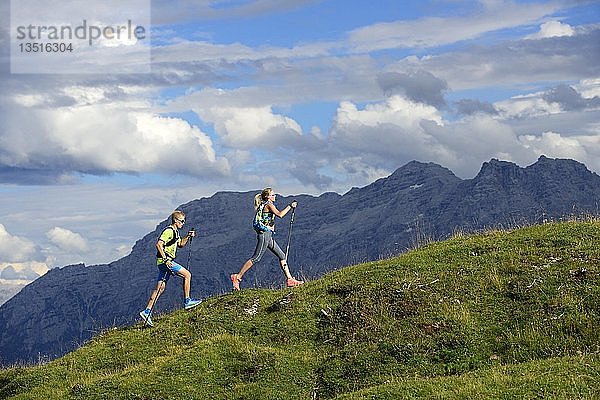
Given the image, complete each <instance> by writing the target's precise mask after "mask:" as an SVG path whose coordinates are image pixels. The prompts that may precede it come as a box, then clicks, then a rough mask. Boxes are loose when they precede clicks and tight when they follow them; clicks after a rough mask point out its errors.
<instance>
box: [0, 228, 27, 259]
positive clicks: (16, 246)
mask: <svg viewBox="0 0 600 400" xmlns="http://www.w3.org/2000/svg"><path fill="white" fill-rule="evenodd" d="M35 252H36V248H35V245H34V244H33V243H32V242H31V241H29V240H28V239H26V238H23V237H20V236H13V235H11V234H10V233H9V232H8V231H7V230H6V228H5V227H4V225H3V224H0V262H2V261H4V262H21V261H27V260H29V259H30V257H33V256H34V254H35Z"/></svg>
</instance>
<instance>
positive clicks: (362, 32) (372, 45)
mask: <svg viewBox="0 0 600 400" xmlns="http://www.w3.org/2000/svg"><path fill="white" fill-rule="evenodd" d="M486 6H487V7H485V8H484V9H483V10H481V12H479V13H474V14H473V15H469V16H466V17H449V18H442V17H427V18H422V19H419V20H414V21H404V20H400V21H394V22H384V23H377V24H373V25H370V26H366V27H362V28H359V29H356V30H354V31H352V32H350V34H349V40H348V41H349V44H350V46H351V47H352V48H354V50H355V51H365V52H366V51H374V50H384V49H394V48H414V47H417V48H427V47H433V46H440V45H444V44H450V43H455V42H458V41H461V40H468V39H474V38H477V37H479V36H481V35H483V34H485V33H488V32H492V31H496V30H500V29H506V28H513V27H516V26H522V25H526V24H530V23H533V22H536V21H538V20H539V19H541V18H542V17H544V16H546V15H549V14H550V13H552V12H554V11H556V10H557V9H558V7H557V6H556V5H555V4H552V3H550V4H539V3H534V4H515V3H513V2H498V3H496V2H494V3H488V4H486Z"/></svg>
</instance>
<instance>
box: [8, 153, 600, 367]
mask: <svg viewBox="0 0 600 400" xmlns="http://www.w3.org/2000/svg"><path fill="white" fill-rule="evenodd" d="M254 194H255V193H254V192H246V193H235V192H220V193H216V194H215V195H214V196H212V197H210V198H202V199H199V200H194V201H192V202H190V203H187V204H185V205H182V206H181V209H182V210H184V211H185V212H186V214H187V223H186V226H185V228H184V230H183V231H184V232H186V231H187V229H189V228H191V227H195V228H196V231H197V236H196V238H195V239H194V241H193V243H192V245H191V250H192V254H191V262H190V266H189V268H190V270H191V271H192V275H193V282H192V294H193V295H194V296H197V297H206V296H210V295H213V294H219V293H223V292H227V291H229V290H230V287H231V286H230V285H231V284H230V281H229V274H230V273H232V272H237V271H238V270H239V268H240V266H241V264H242V263H243V262H244V261H245V260H246V259H247V258H248V257H249V256H250V255H251V254H252V251H253V250H254V246H255V236H254V233H253V231H252V227H251V220H252V217H253V209H252V200H253V196H254ZM295 198H296V199H297V200H298V201H299V207H298V209H297V212H296V216H295V223H294V227H293V234H292V245H291V249H290V257H289V263H290V266H291V270H292V273H294V274H296V275H300V276H307V277H309V278H312V277H318V276H320V275H322V274H323V273H325V272H327V271H329V270H331V269H335V268H339V267H342V266H344V265H348V264H353V263H357V262H361V261H367V260H374V259H377V258H380V257H387V256H390V255H394V254H398V253H400V252H403V251H405V250H406V249H408V248H411V247H415V246H417V245H419V244H420V243H423V242H424V241H427V240H429V239H439V238H445V237H447V236H448V235H450V234H452V232H454V231H456V230H461V231H471V230H475V229H481V228H487V227H494V226H504V227H510V226H515V225H522V224H525V223H537V222H542V221H544V220H546V219H552V218H562V217H567V216H569V215H572V214H581V213H593V214H595V215H598V213H599V203H600V177H599V176H598V175H596V174H594V173H591V172H590V171H589V170H587V168H586V167H585V166H584V165H583V164H580V163H577V162H575V161H571V160H553V159H548V158H546V157H541V158H540V159H539V160H538V162H536V163H535V164H533V165H531V166H529V167H526V168H520V167H518V166H517V165H515V164H512V163H509V162H503V161H498V160H491V161H490V162H487V163H484V165H483V166H482V168H481V171H480V172H479V174H478V175H477V176H476V177H475V178H473V179H469V180H461V179H459V178H457V177H456V176H455V175H454V174H453V173H452V172H451V171H449V170H448V169H446V168H443V167H441V166H439V165H436V164H431V163H429V164H424V163H419V162H411V163H408V164H406V165H404V166H403V167H401V168H399V169H398V170H397V171H395V172H394V173H393V174H392V175H390V176H389V177H387V178H383V179H379V180H378V181H376V182H374V183H372V184H371V185H369V186H366V187H363V188H354V189H352V190H350V191H349V192H348V193H346V194H344V195H343V196H341V195H339V194H335V193H325V194H323V195H321V196H319V197H312V196H306V195H301V196H297V197H295ZM290 200H291V198H278V201H277V203H278V205H280V206H283V205H285V204H287V203H288V202H289V201H290ZM166 225H167V221H164V222H162V223H161V224H160V225H158V226H157V228H156V230H155V231H154V232H151V233H149V234H148V235H146V236H145V237H144V238H142V239H140V240H138V241H137V242H136V244H135V245H134V247H133V249H132V252H131V254H130V255H128V256H126V257H124V258H122V259H120V260H118V261H115V262H113V263H110V264H106V265H94V266H87V267H86V266H82V265H75V266H67V267H64V268H60V269H54V270H51V271H50V272H48V273H47V274H46V275H44V276H43V277H41V278H39V279H38V280H36V281H34V282H33V283H31V284H30V285H28V286H27V287H25V288H24V289H23V290H22V291H21V292H20V293H19V294H17V295H16V296H15V297H14V298H12V299H11V300H9V301H8V302H7V303H5V304H3V305H2V306H1V307H0V357H1V359H0V362H1V363H3V364H10V363H14V362H19V361H23V362H35V361H37V360H38V359H39V358H40V357H43V358H55V357H57V356H60V355H62V354H64V353H66V352H68V351H70V350H72V349H73V348H75V347H77V346H79V345H80V344H81V343H83V342H84V341H86V340H87V339H89V338H90V337H91V336H93V335H94V334H96V333H97V332H99V331H100V330H101V329H104V328H106V327H108V326H113V325H124V324H129V323H132V322H133V321H135V320H136V317H137V313H138V311H139V310H141V309H142V308H143V307H144V306H145V303H146V301H147V298H148V296H149V293H150V291H151V288H152V286H153V285H154V279H155V266H154V265H155V259H154V254H155V247H154V245H155V243H156V239H157V238H158V236H159V234H160V232H161V231H162V229H163V228H164V227H165V226H166ZM277 228H278V233H277V236H276V239H277V241H278V242H279V244H280V245H281V246H282V247H285V244H286V241H287V236H288V228H289V217H286V218H285V219H284V220H283V221H278V226H277ZM189 250H190V246H188V247H186V248H184V249H180V251H179V253H178V260H179V262H180V263H182V264H184V265H185V264H186V262H187V257H188V251H189ZM282 283H283V277H282V274H281V271H280V269H279V266H278V263H277V261H276V258H275V257H273V256H271V255H270V254H267V255H265V257H264V258H263V261H261V263H260V264H258V265H256V266H254V267H253V268H252V269H251V270H250V272H249V273H248V274H247V275H246V276H245V279H244V282H243V287H249V286H253V285H258V286H267V287H268V286H272V285H281V284H282ZM176 307H181V285H180V282H179V279H178V278H173V279H172V280H171V281H170V283H169V285H168V287H167V290H166V292H165V294H164V295H163V297H161V299H160V301H159V303H158V304H157V306H156V311H158V312H161V311H165V310H170V309H173V308H176Z"/></svg>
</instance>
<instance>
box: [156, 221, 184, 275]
mask: <svg viewBox="0 0 600 400" xmlns="http://www.w3.org/2000/svg"><path fill="white" fill-rule="evenodd" d="M159 240H162V241H163V243H164V247H163V249H164V251H165V254H166V255H167V256H168V257H170V258H171V259H174V258H175V253H176V252H177V245H178V244H179V240H180V238H179V232H177V230H175V229H173V228H172V227H170V226H168V227H167V228H165V230H164V231H162V233H161V234H160V238H159ZM156 258H157V259H156V264H157V265H158V264H162V263H163V262H164V261H163V259H162V257H161V256H160V254H158V252H157V255H156Z"/></svg>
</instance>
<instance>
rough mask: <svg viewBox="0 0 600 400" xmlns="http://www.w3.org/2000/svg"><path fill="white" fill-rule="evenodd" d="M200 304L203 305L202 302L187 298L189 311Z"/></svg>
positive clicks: (186, 304)
mask: <svg viewBox="0 0 600 400" xmlns="http://www.w3.org/2000/svg"><path fill="white" fill-rule="evenodd" d="M200 303H202V300H196V299H192V298H187V299H185V309H186V310H189V309H190V308H194V307H196V306H197V305H198V304H200Z"/></svg>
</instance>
